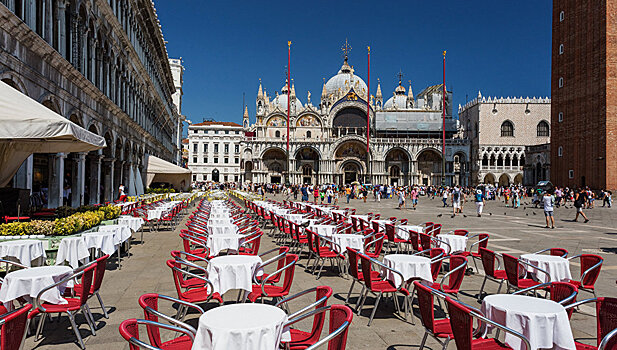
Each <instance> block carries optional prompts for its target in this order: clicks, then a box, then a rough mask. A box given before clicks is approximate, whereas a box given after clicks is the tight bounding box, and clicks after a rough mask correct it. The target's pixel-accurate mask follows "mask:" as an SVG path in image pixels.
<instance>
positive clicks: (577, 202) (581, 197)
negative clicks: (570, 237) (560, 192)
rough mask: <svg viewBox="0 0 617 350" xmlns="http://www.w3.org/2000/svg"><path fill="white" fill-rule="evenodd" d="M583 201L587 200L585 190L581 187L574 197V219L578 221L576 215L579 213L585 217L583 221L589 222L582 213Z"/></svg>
mask: <svg viewBox="0 0 617 350" xmlns="http://www.w3.org/2000/svg"><path fill="white" fill-rule="evenodd" d="M585 202H587V192H586V191H585V190H584V189H581V190H580V191H578V192H577V193H576V197H575V198H574V207H575V208H576V217H575V218H574V221H575V222H576V221H578V216H579V215H581V216H582V217H583V218H585V223H587V222H589V219H588V218H587V216H585V213H583V207H584V206H585Z"/></svg>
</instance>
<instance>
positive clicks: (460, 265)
mask: <svg viewBox="0 0 617 350" xmlns="http://www.w3.org/2000/svg"><path fill="white" fill-rule="evenodd" d="M443 259H448V257H444V258H443ZM449 259H450V271H448V273H446V274H445V275H444V276H443V277H442V278H441V281H439V282H435V283H433V284H432V285H431V288H433V289H437V290H438V291H440V292H443V293H448V294H454V295H457V294H458V292H459V290H460V289H461V284H462V283H463V278H464V277H465V267H466V266H467V258H465V257H464V256H460V255H451V256H450V257H449ZM446 279H448V284H445V281H446Z"/></svg>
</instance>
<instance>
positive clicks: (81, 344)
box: [67, 311, 86, 349]
mask: <svg viewBox="0 0 617 350" xmlns="http://www.w3.org/2000/svg"><path fill="white" fill-rule="evenodd" d="M67 314H68V315H69V320H70V321H71V327H73V332H75V336H76V337H77V341H78V342H79V346H80V347H81V348H82V349H86V346H85V345H84V341H83V339H81V334H79V328H77V324H76V323H75V317H74V316H73V314H72V313H71V312H70V311H69V312H67Z"/></svg>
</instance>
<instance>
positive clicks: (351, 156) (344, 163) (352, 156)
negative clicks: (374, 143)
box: [334, 139, 367, 185]
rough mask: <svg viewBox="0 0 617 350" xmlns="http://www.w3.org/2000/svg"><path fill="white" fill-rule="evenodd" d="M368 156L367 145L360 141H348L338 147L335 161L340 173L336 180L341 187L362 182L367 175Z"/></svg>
mask: <svg viewBox="0 0 617 350" xmlns="http://www.w3.org/2000/svg"><path fill="white" fill-rule="evenodd" d="M366 156H367V153H366V144H365V143H363V142H360V141H358V140H353V139H352V140H346V141H343V142H341V143H340V144H339V145H338V146H337V147H336V150H335V151H334V161H335V162H336V164H337V169H339V172H338V175H335V178H338V179H337V180H338V181H337V182H338V184H339V185H344V184H349V183H351V182H354V181H359V182H362V180H363V175H365V174H366V173H367V168H366Z"/></svg>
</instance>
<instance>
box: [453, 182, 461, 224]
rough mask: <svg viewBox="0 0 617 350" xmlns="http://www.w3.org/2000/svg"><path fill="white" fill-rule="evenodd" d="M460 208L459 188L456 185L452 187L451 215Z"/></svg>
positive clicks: (454, 214)
mask: <svg viewBox="0 0 617 350" xmlns="http://www.w3.org/2000/svg"><path fill="white" fill-rule="evenodd" d="M460 210H461V190H460V189H459V188H458V185H456V186H455V187H454V188H453V189H452V217H455V216H456V214H457V213H458V212H459V211H460Z"/></svg>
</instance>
